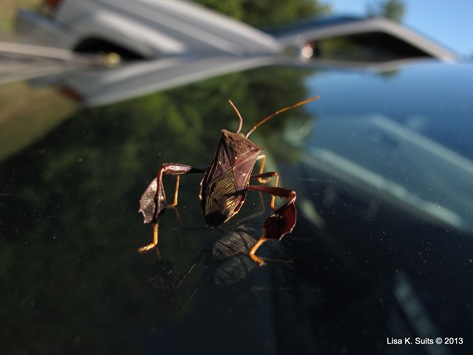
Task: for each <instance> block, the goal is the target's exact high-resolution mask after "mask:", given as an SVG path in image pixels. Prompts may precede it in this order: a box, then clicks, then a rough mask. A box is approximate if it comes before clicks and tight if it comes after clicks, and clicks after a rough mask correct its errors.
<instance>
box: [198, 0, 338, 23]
mask: <svg viewBox="0 0 473 355" xmlns="http://www.w3.org/2000/svg"><path fill="white" fill-rule="evenodd" d="M194 1H195V2H198V3H200V4H202V5H204V6H207V7H209V8H211V9H214V10H216V11H219V12H221V13H223V14H227V15H230V16H232V17H235V18H237V19H239V20H240V21H243V22H245V23H248V24H250V25H252V26H273V25H282V24H287V23H289V22H293V21H296V20H300V19H303V18H309V17H312V16H314V15H316V14H317V15H321V14H325V13H327V12H329V11H330V6H329V5H327V4H321V3H319V1H316V0H286V1H272V0H260V1H247V0H228V1H219V0H194Z"/></svg>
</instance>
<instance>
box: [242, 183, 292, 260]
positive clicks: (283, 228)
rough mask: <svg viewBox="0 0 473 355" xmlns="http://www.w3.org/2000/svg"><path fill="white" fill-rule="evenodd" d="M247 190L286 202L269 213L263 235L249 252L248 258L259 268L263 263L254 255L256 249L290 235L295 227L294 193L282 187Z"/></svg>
mask: <svg viewBox="0 0 473 355" xmlns="http://www.w3.org/2000/svg"><path fill="white" fill-rule="evenodd" d="M248 189H249V190H254V191H260V192H264V193H268V194H271V195H273V196H278V197H283V198H285V199H287V202H286V203H285V204H284V205H282V206H281V207H279V208H278V209H277V210H276V211H274V212H273V213H271V214H270V215H269V217H268V218H267V219H266V221H265V222H264V225H263V230H264V232H263V235H262V236H261V238H260V239H259V240H258V242H257V243H256V244H255V245H254V246H253V248H251V250H250V253H249V254H250V257H251V258H252V259H253V260H254V261H255V262H256V263H258V264H259V265H260V266H261V265H264V261H263V259H261V258H260V257H258V256H257V255H256V254H255V253H256V251H257V250H258V248H259V247H260V246H261V245H262V244H263V243H264V242H265V241H266V240H268V239H278V240H280V239H281V238H282V237H284V236H285V235H286V234H288V233H290V232H291V231H292V230H293V229H294V226H295V225H296V220H297V212H296V205H295V202H296V192H295V191H292V190H289V189H285V188H282V187H270V186H259V185H250V186H248Z"/></svg>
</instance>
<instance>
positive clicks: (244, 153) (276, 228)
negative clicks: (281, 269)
mask: <svg viewBox="0 0 473 355" xmlns="http://www.w3.org/2000/svg"><path fill="white" fill-rule="evenodd" d="M318 98H319V96H315V97H312V98H309V99H307V100H304V101H300V102H298V103H296V104H294V105H291V106H288V107H285V108H283V109H281V110H279V111H276V112H274V113H273V114H271V115H269V116H268V117H266V118H264V119H263V120H261V121H260V122H258V123H257V124H256V125H254V126H253V127H252V128H251V129H250V130H249V131H248V132H247V133H246V134H243V133H240V131H241V128H242V125H243V118H242V117H241V115H240V112H239V111H238V109H237V108H236V106H235V105H234V104H233V103H232V101H230V100H229V103H230V104H231V105H232V107H233V109H234V110H235V112H236V113H237V115H238V119H239V126H238V130H237V132H235V133H233V132H229V131H227V130H225V129H222V137H221V138H220V142H219V144H218V147H217V152H216V153H215V158H214V160H213V161H212V163H211V164H210V166H209V167H208V168H207V169H198V168H194V167H192V166H190V165H184V164H178V163H165V164H163V165H162V166H161V167H160V168H159V170H158V174H157V177H156V178H155V179H154V180H153V181H152V182H151V184H150V185H149V186H148V188H147V189H146V190H145V192H144V193H143V196H142V197H141V200H140V209H139V212H141V213H142V214H143V217H144V223H153V242H152V243H150V244H148V245H145V246H143V247H141V248H139V249H138V252H140V253H142V252H145V251H147V250H150V249H152V248H154V247H155V246H156V245H157V244H158V222H159V217H160V216H161V215H162V214H163V213H164V211H165V209H166V208H167V207H173V206H176V205H177V201H178V190H179V176H180V175H183V174H194V173H201V174H204V177H203V179H202V181H201V183H200V194H199V198H200V201H201V205H202V210H203V212H204V217H205V221H206V223H207V225H208V226H210V227H218V226H220V225H221V224H223V223H225V222H226V221H228V220H229V219H230V218H232V217H233V216H234V215H235V214H237V213H238V211H240V208H241V206H242V205H243V203H244V202H245V198H246V194H247V193H248V190H253V191H259V192H264V193H267V194H270V195H272V198H271V208H273V209H274V208H275V206H274V200H275V197H276V196H277V197H282V198H285V199H286V200H287V201H286V203H285V204H284V205H282V206H281V207H279V208H278V209H277V210H275V211H274V212H272V213H271V214H270V215H269V217H268V218H267V219H266V221H265V222H264V224H263V230H264V232H263V235H262V236H261V238H260V239H259V240H258V242H257V243H256V244H255V245H254V246H253V248H252V249H251V250H250V253H249V254H250V256H251V258H252V259H253V260H254V261H255V262H257V263H258V264H259V265H263V264H264V261H263V260H262V259H261V258H260V257H258V256H256V254H255V253H256V250H257V249H258V248H259V247H260V246H261V244H263V243H264V242H265V241H266V240H268V239H281V238H282V237H284V236H285V235H286V234H288V233H290V232H291V231H292V230H293V228H294V226H295V225H296V206H295V201H296V192H295V191H292V190H290V189H286V188H282V187H278V186H277V184H278V180H279V175H278V173H277V172H274V171H272V172H263V169H264V163H265V159H266V157H265V155H262V154H261V153H262V151H263V149H262V148H260V147H258V146H257V145H256V144H254V143H253V142H252V141H250V140H249V139H248V137H249V136H250V134H252V133H253V132H254V131H255V129H256V128H258V127H259V126H261V125H262V124H263V123H265V122H266V121H268V120H269V119H271V118H273V117H274V116H276V115H278V114H280V113H281V112H284V111H287V110H289V109H292V108H294V107H297V106H301V105H304V104H306V103H308V102H310V101H313V100H316V99H318ZM257 160H261V168H260V170H259V173H257V174H252V172H253V168H254V166H255V164H256V161H257ZM164 174H168V175H176V186H175V192H174V201H173V203H172V204H166V196H165V193H164V185H163V175H164ZM272 177H274V186H265V185H250V179H258V181H259V182H260V183H266V181H267V180H266V178H272Z"/></svg>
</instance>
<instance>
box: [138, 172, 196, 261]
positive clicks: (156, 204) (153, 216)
mask: <svg viewBox="0 0 473 355" xmlns="http://www.w3.org/2000/svg"><path fill="white" fill-rule="evenodd" d="M204 172H205V170H203V169H197V168H193V167H192V166H189V165H184V164H177V163H166V164H163V165H162V166H161V167H160V168H159V170H158V173H157V176H156V178H155V179H154V180H153V181H152V182H151V184H150V185H149V186H148V188H147V189H146V190H145V192H144V193H143V196H141V199H140V209H139V211H138V212H141V213H142V214H143V217H144V222H145V223H150V222H152V223H153V242H152V243H149V244H147V245H145V246H143V247H141V248H139V249H138V252H139V253H143V252H145V251H148V250H150V249H152V248H154V247H155V246H156V245H157V244H158V220H159V217H160V216H161V215H162V214H163V213H164V211H165V209H166V207H174V206H176V205H177V196H178V190H179V175H182V174H193V173H204ZM163 175H176V187H175V188H176V190H175V192H174V202H173V203H172V204H169V205H167V204H166V195H165V193H164V184H163Z"/></svg>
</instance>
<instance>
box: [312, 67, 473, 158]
mask: <svg viewBox="0 0 473 355" xmlns="http://www.w3.org/2000/svg"><path fill="white" fill-rule="evenodd" d="M308 85H309V87H310V88H311V89H312V90H311V94H312V95H320V96H321V99H320V100H318V101H317V104H316V105H315V104H314V105H311V106H310V107H312V108H313V109H314V110H315V112H316V114H320V115H340V114H344V113H349V114H351V115H359V114H367V113H369V114H373V113H376V114H378V113H379V114H382V115H384V116H386V117H389V118H390V119H393V120H394V121H396V122H398V123H401V124H403V125H406V126H408V127H410V128H411V129H414V130H416V131H417V132H418V133H420V134H423V135H425V136H427V137H429V138H431V139H433V140H434V141H436V142H437V143H440V144H443V145H445V146H447V147H448V148H449V149H452V150H454V151H456V152H458V153H460V154H462V155H467V156H468V157H470V158H471V157H473V145H472V144H471V133H470V132H472V131H473V121H472V119H471V118H472V117H471V115H472V112H473V102H472V101H471V98H470V96H471V92H473V66H471V65H447V64H436V63H432V64H421V65H414V66H411V67H407V68H405V69H402V70H399V71H398V72H395V73H393V74H391V75H390V76H387V77H386V76H379V75H377V74H374V73H361V72H359V73H357V72H317V73H316V75H315V76H313V77H312V78H310V79H309V80H308Z"/></svg>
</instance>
